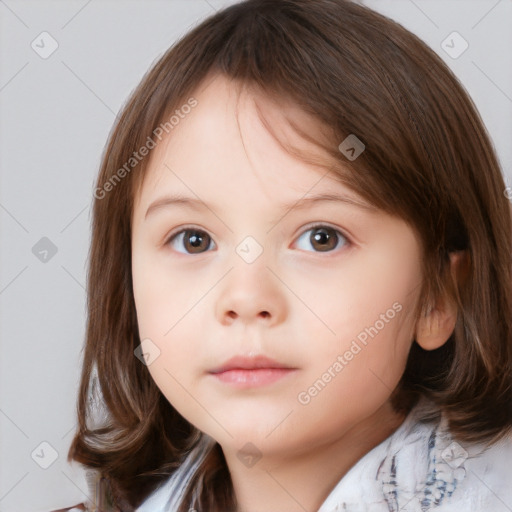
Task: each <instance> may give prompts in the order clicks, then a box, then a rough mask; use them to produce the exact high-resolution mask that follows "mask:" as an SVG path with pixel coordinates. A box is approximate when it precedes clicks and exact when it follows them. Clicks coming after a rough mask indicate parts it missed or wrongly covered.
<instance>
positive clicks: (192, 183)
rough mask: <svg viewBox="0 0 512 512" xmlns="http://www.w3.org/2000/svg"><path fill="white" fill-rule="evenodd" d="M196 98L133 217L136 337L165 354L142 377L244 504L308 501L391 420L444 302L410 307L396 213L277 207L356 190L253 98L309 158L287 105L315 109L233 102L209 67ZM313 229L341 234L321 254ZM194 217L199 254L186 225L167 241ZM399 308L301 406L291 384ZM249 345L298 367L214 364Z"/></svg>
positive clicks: (308, 506)
mask: <svg viewBox="0 0 512 512" xmlns="http://www.w3.org/2000/svg"><path fill="white" fill-rule="evenodd" d="M193 96H194V97H195V98H196V99H197V100H198V105H197V106H196V107H195V108H194V109H193V111H192V112H191V113H190V114H189V115H188V116H186V117H185V118H184V119H182V120H180V123H179V124H178V125H177V126H175V127H174V129H173V130H172V131H171V132H170V133H169V135H168V136H167V137H166V138H165V139H163V140H162V142H161V143H160V144H159V145H158V146H157V147H156V148H155V149H153V150H152V152H151V155H150V158H151V160H150V165H149V168H148V173H147V175H146V176H145V178H144V182H143V186H142V189H141V191H140V194H138V195H137V196H136V198H135V204H134V210H133V216H132V273H133V289H134V296H135V304H136V309H137V320H138V326H139V335H140V339H141V340H143V339H146V338H149V339H150V340H151V343H152V344H153V345H152V346H153V347H155V346H156V347H158V350H159V351H160V353H159V355H158V357H157V358H156V359H155V360H154V361H153V362H152V363H151V364H149V365H148V370H149V372H150V374H151V376H152V378H153V379H154V380H155V382H156V384H157V385H158V387H159V388H160V390H161V391H162V393H163V394H164V395H165V397H166V398H167V399H168V400H169V402H170V403H171V404H172V405H173V406H174V407H175V408H176V409H177V410H178V411H179V413H180V414H181V415H182V416H184V417H185V418H186V419H187V420H188V421H190V422H191V423H192V424H193V425H195V426H196V427H197V428H199V429H200V430H202V431H203V432H206V433H208V434H209V435H210V436H212V437H213V438H214V439H215V440H217V441H218V442H219V444H220V445H221V447H222V449H223V452H224V454H225V457H226V461H227V464H228V467H229V470H230V473H231V476H232V480H233V485H234V489H235V493H236V496H237V500H238V503H239V511H240V512H242V511H243V512H278V511H283V510H286V511H288V512H295V511H300V512H304V510H307V511H316V510H317V509H318V507H320V505H321V504H322V503H323V501H324V500H325V498H326V497H327V495H328V494H329V492H330V491H331V490H332V489H333V488H334V486H335V485H336V483H337V482H338V481H339V479H340V478H341V477H342V476H343V475H344V474H345V473H346V472H347V471H348V470H349V469H350V468H351V467H352V466H353V465H354V463H355V462H357V461H358V460H359V459H360V458H361V457H362V456H363V455H364V454H366V453H367V452H368V451H369V450H371V449H372V448H373V447H375V446H376V445H377V444H379V443H380V442H382V441H383V440H384V439H386V438H387V437H388V436H389V435H391V434H392V433H393V432H394V431H395V430H396V429H397V428H398V427H399V426H400V424H401V423H402V422H403V420H404V417H402V416H399V415H397V414H396V413H395V412H394V411H393V410H392V409H391V406H390V404H389V396H390V395H391V393H392V390H393V389H394V388H395V387H396V385H397V383H398V382H399V380H400V377H401V375H402V373H403V370H404V368H405V363H406V360H407V355H408V352H409V349H410V346H411V343H412V341H413V340H414V339H415V338H416V340H417V341H418V343H419V344H420V345H421V346H423V348H425V349H427V350H431V349H435V348H437V347H439V346H441V345H442V344H443V343H444V342H445V341H446V340H447V339H448V337H449V336H450V334H451V333H452V331H453V328H454V325H455V320H456V309H455V308H454V306H453V305H452V304H451V303H450V302H449V301H447V300H445V299H444V298H440V300H439V302H438V303H437V304H435V305H433V306H434V307H433V309H432V311H431V312H430V314H428V315H427V316H422V317H421V318H415V317H413V315H412V312H413V310H414V307H415V306H416V304H417V301H418V300H419V299H420V297H419V295H418V294H419V290H420V284H421V281H422V275H421V267H420V257H421V245H420V241H419V239H418V238H417V236H416V234H415V232H414V230H413V229H412V228H411V227H410V226H409V225H408V224H406V223H405V222H404V221H403V220H401V219H399V218H396V217H391V216H389V215H387V214H385V213H383V212H382V211H379V210H370V209H363V208H360V207H358V206H354V205H351V204H347V203H342V202H326V201H324V202H318V203H316V204H313V205H310V206H308V207H307V208H303V209H299V208H292V209H291V210H289V211H288V213H286V215H284V213H285V212H284V211H281V210H280V207H281V205H282V204H284V203H292V204H293V203H294V202H295V201H297V200H298V199H300V198H302V197H303V196H304V195H307V196H310V195H313V194H320V193H333V192H339V193H341V194H345V195H347V196H349V197H351V198H353V199H356V200H360V201H362V198H360V197H358V196H357V195H356V194H355V193H354V192H352V191H351V190H349V189H348V188H347V187H346V186H344V185H343V184H342V183H341V182H340V181H338V180H336V177H335V175H334V174H332V173H329V174H327V171H326V169H325V168H321V167H318V166H313V165H311V164H309V163H305V162H303V161H301V160H299V159H297V158H294V157H293V156H291V155H290V154H289V153H287V152H286V151H285V150H284V149H283V148H282V147H281V146H280V145H279V143H278V142H277V141H276V140H275V138H274V137H273V136H272V135H271V134H270V133H269V131H268V130H267V129H266V128H265V126H264V125H263V124H262V122H261V120H260V118H259V117H258V114H257V112H256V110H255V101H257V104H258V106H259V108H260V109H261V110H262V111H263V112H264V115H265V118H266V119H267V120H268V122H269V126H271V127H272V130H274V131H275V132H276V133H279V135H280V137H283V138H284V139H285V140H287V141H289V142H291V143H292V144H294V145H296V146H297V147H300V148H302V149H305V150H308V151H316V153H317V154H318V155H320V153H319V151H320V150H319V149H315V147H314V146H313V145H311V143H309V142H307V141H305V140H304V139H302V138H300V136H299V135H297V134H296V133H295V132H294V131H293V129H292V128H290V126H289V125H288V124H287V122H286V121H285V119H284V118H283V114H286V116H288V117H289V118H291V119H293V120H294V121H295V122H298V123H300V125H301V126H303V127H308V129H310V127H315V126H318V125H317V124H315V121H314V120H312V119H310V118H308V117H307V116H306V114H305V113H303V112H301V111H300V110H299V109H298V108H296V107H294V106H293V105H291V104H287V103H285V102H282V103H280V104H275V103H272V102H271V101H270V100H269V99H268V98H266V97H265V96H263V95H262V94H258V93H257V92H254V91H252V92H248V91H246V92H243V93H242V95H241V96H240V98H239V103H238V112H236V111H235V108H236V107H237V96H236V93H235V88H234V86H233V84H232V83H230V82H229V81H227V80H226V79H224V78H223V77H221V76H214V77H213V79H211V80H208V81H205V82H204V83H203V85H202V86H201V87H200V88H199V89H198V90H197V91H196V92H195V93H194V95H193ZM237 115H238V120H239V123H240V127H239V126H238V124H237ZM239 128H240V130H239ZM318 129H320V128H318ZM170 193H180V194H183V195H186V196H188V197H192V198H195V199H197V198H200V200H201V201H204V202H205V203H207V204H208V205H210V206H209V208H207V207H204V206H203V207H202V208H203V209H197V210H194V209H191V208H188V207H186V206H184V205H174V206H169V207H160V208H154V209H153V211H152V212H151V213H149V214H148V216H147V217H145V215H146V211H147V210H148V207H149V205H151V204H152V203H153V202H154V201H155V200H157V199H159V198H161V197H162V196H164V195H166V194H170ZM311 223H319V224H322V225H324V226H325V225H327V227H331V228H334V229H335V230H338V231H339V235H338V236H339V238H338V239H337V238H336V234H335V233H336V232H332V231H329V232H328V233H330V235H331V236H332V237H334V241H333V244H332V246H329V245H328V247H331V248H330V249H329V250H327V251H325V250H324V251H323V250H322V247H323V246H322V242H320V243H315V241H314V239H313V240H311V239H310V235H313V234H315V230H311V227H310V225H311ZM190 224H191V225H192V228H193V229H196V230H200V231H201V233H200V234H202V236H203V237H204V240H203V244H202V245H201V246H200V249H199V252H194V247H193V245H192V244H191V242H190V239H191V236H190V235H193V234H194V233H190V232H189V233H188V236H187V233H184V234H183V233H182V234H181V235H179V236H177V237H175V238H174V239H173V241H169V242H168V239H169V237H170V235H171V234H172V233H178V232H180V230H181V229H183V228H184V227H185V226H187V227H189V226H188V225H190ZM184 235H185V236H184ZM247 236H251V237H253V238H254V239H255V240H257V242H258V243H259V245H260V246H261V248H262V249H263V252H262V253H261V254H260V255H259V257H257V258H256V259H255V261H253V262H252V263H247V262H246V261H245V260H244V259H243V258H242V257H241V256H240V255H239V253H237V250H236V249H237V247H238V246H239V244H240V243H241V242H242V241H243V240H244V239H245V238H246V237H247ZM166 242H168V243H167V244H166ZM323 243H324V244H325V242H323ZM242 246H243V244H242ZM252 250H253V249H250V251H252ZM252 254H254V253H252ZM452 261H453V265H454V264H455V263H456V261H457V258H456V257H454V258H453V260H452ZM396 303H398V304H399V305H400V306H401V308H400V311H399V312H397V313H396V315H394V317H393V318H392V319H388V322H385V326H384V327H383V328H382V329H380V330H379V332H378V334H377V335H375V336H374V337H373V338H369V340H368V343H367V345H366V346H363V345H362V344H360V345H361V346H362V349H361V350H360V351H359V352H358V353H357V354H356V355H354V357H353V358H352V359H351V360H350V361H347V364H346V365H344V367H343V370H342V371H340V372H338V373H336V374H335V375H336V376H335V377H333V378H331V380H330V381H329V382H328V384H327V385H325V387H324V388H323V389H321V391H320V392H318V393H317V394H316V395H315V396H312V397H311V396H310V401H309V402H308V403H307V404H303V403H300V402H299V400H298V395H299V393H301V392H304V391H307V390H308V389H309V388H310V387H311V386H312V384H313V383H314V382H315V381H317V380H318V379H319V378H322V375H323V374H324V373H325V372H326V370H327V369H328V368H329V367H332V365H333V363H334V362H335V361H336V360H337V357H338V356H339V355H340V354H341V355H343V354H344V353H345V352H346V351H347V350H349V349H350V347H351V342H352V341H353V340H354V339H355V338H356V336H357V335H358V334H359V333H361V332H362V331H364V329H365V328H366V327H369V326H373V325H374V324H375V323H376V321H377V320H378V319H379V318H382V317H381V316H380V315H382V314H386V311H388V310H389V309H390V308H392V305H393V304H396ZM249 353H252V354H265V355H267V356H268V357H271V358H274V359H276V360H278V361H279V362H281V363H284V364H288V365H290V366H292V367H294V368H296V370H295V371H294V372H292V373H290V374H289V375H287V376H286V377H284V378H283V379H281V380H279V381H277V382H275V383H273V384H269V385H266V386H263V387H259V388H251V389H235V388H233V387H232V386H230V385H228V384H225V383H223V382H220V381H219V380H218V379H217V378H216V377H213V376H212V375H210V374H208V370H211V369H213V368H215V367H217V366H219V365H220V364H222V363H224V362H225V361H226V360H227V359H229V358H230V357H232V356H234V355H236V354H244V355H247V354H249ZM248 442H250V443H252V445H254V446H255V447H256V449H257V450H258V455H259V456H260V457H261V458H260V459H259V460H258V461H257V463H256V464H254V465H252V466H251V467H249V465H248V464H244V463H243V462H242V461H241V459H240V458H239V457H238V455H240V454H241V453H242V454H243V453H244V451H243V450H242V448H243V447H244V446H246V444H247V443H248ZM249 452H251V450H249ZM245 460H248V459H245Z"/></svg>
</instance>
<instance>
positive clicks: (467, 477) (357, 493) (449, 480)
mask: <svg viewBox="0 0 512 512" xmlns="http://www.w3.org/2000/svg"><path fill="white" fill-rule="evenodd" d="M511 468H512V436H511V435H508V436H506V437H505V438H503V439H502V440H501V441H499V442H496V443H494V444H492V445H488V446H485V445H482V444H471V443H462V442H461V443H459V442H457V441H455V440H454V438H453V437H452V435H451V433H450V431H449V430H448V428H447V421H446V419H445V418H444V417H443V415H442V414H440V413H439V414H438V415H437V416H434V417H431V418H430V419H428V420H426V419H425V416H424V415H423V413H422V410H421V407H418V408H416V409H415V410H414V411H411V413H410V414H409V415H408V417H407V419H406V421H404V423H403V424H402V425H401V426H400V427H399V428H398V429H397V430H396V431H395V433H393V434H392V435H391V436H390V437H389V438H388V439H386V440H385V441H384V442H382V443H381V444H380V445H378V446H376V447H375V448H374V449H373V450H371V451H370V452H368V453H367V454H366V455H365V456H364V457H363V458H362V459H361V460H359V461H358V462H357V463H356V464H355V465H354V466H353V467H352V468H351V469H350V470H349V472H348V473H347V474H346V475H345V476H344V477H343V478H342V479H341V480H340V482H339V483H338V484H337V486H336V487H335V488H334V489H333V491H332V492H331V494H330V495H329V497H328V498H327V500H326V501H325V502H324V504H323V506H322V507H321V508H320V510H319V512H334V511H338V510H350V511H354V512H355V511H360V510H361V511H362V510H365V511H369V510H371V511H372V512H373V511H375V512H381V511H382V512H388V511H389V510H400V512H422V511H425V510H428V511H429V512H460V511H461V510H468V511H469V510H475V511H476V510H492V511H493V512H510V511H511V510H512V485H511V482H512V470H511Z"/></svg>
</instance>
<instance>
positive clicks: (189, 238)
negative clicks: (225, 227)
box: [184, 229, 209, 252]
mask: <svg viewBox="0 0 512 512" xmlns="http://www.w3.org/2000/svg"><path fill="white" fill-rule="evenodd" d="M189 233H191V235H189ZM201 233H202V232H201V231H195V230H191V229H188V230H186V231H185V233H184V235H185V236H184V239H185V245H189V244H188V243H187V242H190V246H191V247H192V251H189V252H201V250H199V251H198V250H197V249H198V248H199V249H201V244H202V243H204V241H205V240H207V238H208V235H206V236H202V234H201ZM208 245H209V244H208V243H207V244H206V247H205V248H206V249H207V248H208ZM187 250H188V248H187Z"/></svg>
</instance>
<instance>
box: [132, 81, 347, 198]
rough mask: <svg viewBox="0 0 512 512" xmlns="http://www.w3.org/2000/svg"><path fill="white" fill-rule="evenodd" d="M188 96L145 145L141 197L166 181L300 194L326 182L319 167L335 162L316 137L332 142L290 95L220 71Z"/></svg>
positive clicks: (329, 176) (327, 178)
mask: <svg viewBox="0 0 512 512" xmlns="http://www.w3.org/2000/svg"><path fill="white" fill-rule="evenodd" d="M191 97H192V98H194V100H195V101H196V103H197V104H196V106H195V107H194V108H193V109H191V110H190V111H189V113H187V114H186V115H183V114H182V115H181V116H180V120H179V122H178V123H177V124H176V125H175V126H174V127H173V128H172V130H171V131H170V132H169V133H168V134H167V135H165V136H164V138H163V139H162V141H161V142H159V143H158V144H157V147H156V148H155V149H153V150H152V153H151V157H150V162H149V165H148V168H147V169H146V173H145V174H146V176H145V177H144V185H143V190H142V195H143V196H147V195H148V194H150V195H154V194H155V193H156V192H157V191H158V189H159V188H161V187H162V186H163V185H164V184H165V183H170V182H173V183H174V185H176V186H177V187H179V188H180V189H183V188H184V187H185V188H186V184H187V183H189V184H190V186H192V185H195V186H200V188H203V187H202V185H205V184H207V183H209V184H210V185H211V186H210V187H209V190H210V191H212V192H215V191H216V188H219V187H220V186H222V187H223V188H225V187H231V188H233V187H236V186H251V184H257V183H258V184H260V185H261V183H267V184H268V187H270V188H275V187H277V188H282V189H283V193H284V192H285V191H284V188H286V189H292V190H293V189H295V190H296V192H298V193H300V192H305V191H306V190H307V189H308V188H311V187H312V186H313V185H314V183H316V182H317V181H318V180H319V179H322V181H323V183H322V184H324V185H328V186H332V183H333V182H334V177H335V175H334V174H333V173H332V172H330V173H328V172H327V171H328V169H329V167H332V166H333V165H334V164H335V163H336V164H337V166H338V167H340V165H339V162H335V161H334V159H333V158H332V156H331V155H329V154H328V153H327V152H326V151H325V150H324V149H322V148H321V147H319V146H318V142H317V141H320V142H321V143H322V144H326V145H332V142H331V141H329V140H328V138H327V136H326V128H325V126H323V125H322V124H321V123H320V122H319V121H318V120H317V119H315V118H314V117H313V116H311V115H309V114H307V113H306V112H304V111H303V110H301V109H300V108H299V107H298V106H297V105H295V104H294V103H293V102H292V101H291V100H289V99H288V100H287V99H285V98H283V99H279V100H278V99H276V98H275V97H271V96H269V95H268V94H265V92H263V91H261V90H259V89H257V88H256V87H249V86H246V85H245V84H241V83H240V82H236V81H233V80H231V79H229V78H227V77H225V76H223V75H213V76H209V77H208V78H207V79H205V80H204V81H203V82H202V83H201V84H200V86H199V87H198V88H197V89H196V90H195V91H194V92H193V93H192V94H191ZM178 110H179V109H178ZM293 148H296V149H297V150H298V152H297V151H295V150H294V149H293ZM178 177H183V179H182V180H180V179H179V178H178ZM185 177H186V179H185ZM322 177H323V178H322ZM214 178H215V179H214ZM244 178H245V179H244ZM329 181H330V182H331V183H328V182H329ZM338 182H339V181H338ZM230 184H231V185H230ZM235 192H236V190H235Z"/></svg>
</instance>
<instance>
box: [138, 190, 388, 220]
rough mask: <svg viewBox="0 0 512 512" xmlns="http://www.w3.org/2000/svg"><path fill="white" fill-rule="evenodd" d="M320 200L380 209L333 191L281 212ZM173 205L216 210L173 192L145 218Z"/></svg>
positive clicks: (152, 206)
mask: <svg viewBox="0 0 512 512" xmlns="http://www.w3.org/2000/svg"><path fill="white" fill-rule="evenodd" d="M319 202H335V203H344V204H348V205H351V206H356V207H358V208H361V209H363V210H366V211H368V212H376V211H377V210H378V208H377V207H375V206H373V205H372V204H370V203H367V202H365V201H362V200H359V199H355V198H353V197H350V196H347V195H343V194H332V193H323V194H317V195H314V196H308V197H303V198H300V199H298V200H297V201H294V202H290V203H285V204H282V205H281V206H280V208H279V210H280V211H281V212H285V211H288V210H291V209H304V208H307V207H309V206H311V205H313V204H315V203H319ZM173 206H184V207H187V208H191V209H193V210H204V209H209V210H211V211H215V208H212V206H211V205H209V204H208V203H205V202H204V201H201V200H200V199H196V198H193V197H187V196H183V195H180V194H172V195H166V196H164V197H161V198H159V199H156V200H155V201H153V202H152V203H151V204H150V205H149V207H148V209H147V210H146V215H145V216H144V218H145V219H147V217H148V215H149V214H151V213H155V212H156V211H158V210H162V209H163V208H169V207H173Z"/></svg>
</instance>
